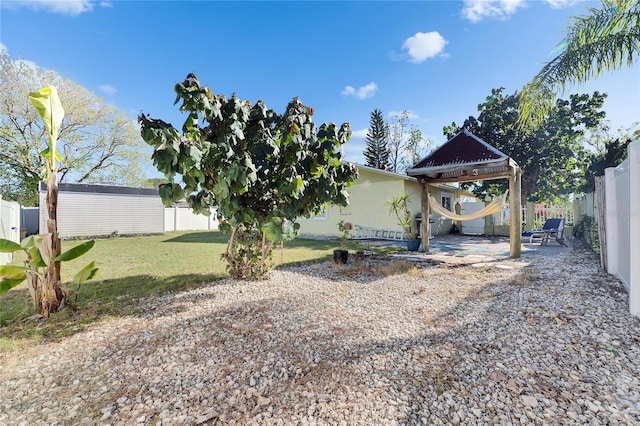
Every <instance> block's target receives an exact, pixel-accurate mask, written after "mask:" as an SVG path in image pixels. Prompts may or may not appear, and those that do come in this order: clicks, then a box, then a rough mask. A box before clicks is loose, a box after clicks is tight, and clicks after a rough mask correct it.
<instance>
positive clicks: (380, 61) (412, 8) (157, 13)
mask: <svg viewBox="0 0 640 426" xmlns="http://www.w3.org/2000/svg"><path fill="white" fill-rule="evenodd" d="M599 4H600V3H599V2H583V1H581V2H576V1H566V0H549V1H543V0H537V1H525V0H499V1H492V0H477V1H476V0H466V1H427V2H416V1H410V2H384V1H375V2H365V1H353V2H328V1H323V2H292V1H287V2H265V1H253V2H241V1H234V2H214V1H190V2H186V1H185V2H171V1H103V2H91V1H84V0H70V1H51V0H48V1H45V0H34V1H20V2H12V1H7V0H3V1H2V3H1V6H0V14H1V15H0V24H1V28H0V49H4V50H6V51H7V52H8V53H9V55H10V56H11V57H12V58H14V59H24V60H28V61H32V62H34V63H35V64H37V65H38V66H40V67H43V68H47V69H53V70H56V71H58V72H59V73H61V74H62V75H64V76H65V77H68V78H71V79H73V80H74V81H76V82H77V83H79V84H82V85H83V86H85V87H86V88H88V89H90V90H92V91H94V92H95V93H96V94H98V95H100V96H102V97H104V98H105V99H106V100H107V101H109V102H110V103H112V104H114V105H115V106H117V107H119V108H121V109H123V110H125V111H127V112H128V113H129V114H130V115H131V116H132V117H135V116H136V114H137V113H139V112H140V111H143V112H145V113H149V114H150V115H151V116H152V117H154V118H162V119H163V120H165V121H169V122H172V123H173V124H174V126H176V127H178V128H179V127H180V126H181V125H182V121H183V118H182V117H181V115H180V113H179V112H178V111H177V108H176V107H175V106H173V101H174V98H175V95H174V92H173V86H174V84H175V83H176V82H179V81H182V80H183V79H184V78H185V76H186V75H187V74H188V73H190V72H195V73H196V74H197V75H198V77H199V79H200V82H201V84H206V85H208V86H209V87H211V89H212V90H213V91H214V93H223V94H225V95H230V94H231V93H233V92H235V93H236V94H237V95H238V96H239V97H240V98H242V99H249V100H252V101H256V100H258V99H262V100H263V101H265V103H266V104H267V105H268V106H269V107H270V108H272V109H275V110H276V111H280V112H282V111H283V110H284V107H285V106H286V104H287V102H288V101H289V100H291V98H293V97H295V96H298V97H300V99H301V100H302V102H303V103H305V104H306V105H310V106H312V107H314V109H315V111H316V114H315V122H316V123H317V124H320V123H322V122H329V121H333V122H337V123H342V122H344V121H348V122H350V123H351V126H352V129H353V130H354V137H352V139H351V141H349V143H347V144H346V145H345V155H346V159H347V160H349V161H354V162H357V163H363V162H364V159H363V156H362V151H363V149H364V145H365V144H364V140H363V138H362V136H363V135H364V132H365V130H366V128H367V127H368V126H369V115H370V113H371V111H372V110H373V109H374V108H380V109H382V111H383V112H384V114H385V116H386V117H387V118H388V117H389V115H390V114H393V113H394V112H399V111H402V110H408V111H410V114H411V118H412V123H413V124H414V125H415V126H417V127H418V128H420V129H421V130H422V132H423V134H424V135H425V136H427V137H428V138H430V139H431V140H433V143H434V145H433V146H437V145H439V144H441V143H443V142H444V141H445V138H444V136H443V135H442V127H443V126H446V125H449V124H451V122H453V121H455V122H456V123H458V124H462V122H463V121H464V120H465V118H467V117H468V116H470V115H473V116H476V115H477V105H478V104H479V103H481V102H483V100H484V99H485V98H486V97H487V96H488V95H489V94H490V92H491V89H492V88H498V87H504V88H505V92H506V93H513V92H514V91H516V90H519V89H520V88H521V87H522V86H523V85H524V84H525V83H526V82H527V81H528V80H530V79H531V77H533V75H535V73H536V72H537V71H538V70H539V68H540V67H541V66H542V64H543V63H544V62H546V61H548V60H550V59H551V58H552V52H553V50H554V48H555V47H556V45H557V44H558V43H559V42H560V41H561V38H562V31H563V29H564V28H566V26H567V25H568V24H569V22H570V18H571V16H576V15H580V14H583V13H586V11H587V9H586V8H587V7H598V6H599ZM594 90H599V91H601V92H606V93H608V94H609V96H608V98H607V100H606V102H605V110H606V111H607V116H608V119H609V120H610V121H611V126H612V127H613V128H614V129H616V128H619V127H629V126H631V125H632V124H633V123H634V122H637V121H639V120H640V66H639V65H638V64H637V62H636V65H635V66H634V67H633V68H631V69H626V70H624V71H621V72H616V73H614V74H610V75H606V76H603V77H601V78H599V79H597V80H594V81H593V82H592V83H590V84H588V85H586V86H580V87H573V88H571V89H570V90H569V91H568V92H567V94H566V95H565V96H568V93H574V92H579V93H585V92H589V93H590V92H593V91H594ZM150 164H151V163H150Z"/></svg>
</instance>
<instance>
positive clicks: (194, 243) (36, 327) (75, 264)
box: [0, 231, 338, 351]
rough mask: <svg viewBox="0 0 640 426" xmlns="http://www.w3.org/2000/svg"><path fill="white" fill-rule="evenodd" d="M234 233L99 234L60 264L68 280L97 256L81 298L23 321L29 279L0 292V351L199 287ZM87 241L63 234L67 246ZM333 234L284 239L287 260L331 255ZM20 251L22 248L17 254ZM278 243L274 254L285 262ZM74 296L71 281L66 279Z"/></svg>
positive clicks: (220, 267)
mask: <svg viewBox="0 0 640 426" xmlns="http://www.w3.org/2000/svg"><path fill="white" fill-rule="evenodd" d="M227 240H228V236H227V235H225V234H222V233H220V232H218V231H186V232H170V233H166V234H164V235H154V236H145V237H121V238H113V239H104V240H96V244H95V246H94V247H93V249H92V250H91V251H89V252H88V253H87V254H86V255H84V256H82V257H80V258H78V259H76V260H74V261H71V262H65V263H63V264H62V280H63V281H69V280H71V279H72V277H73V276H74V275H75V273H76V272H77V271H78V270H80V269H81V268H82V267H83V266H84V265H85V264H87V263H88V262H90V261H92V260H95V261H96V266H97V267H98V268H99V269H100V270H99V272H98V275H97V276H96V277H95V278H94V279H93V280H91V281H89V282H87V283H85V284H83V285H82V287H81V288H80V291H79V293H78V298H77V302H75V303H72V304H71V306H70V307H67V308H65V309H64V310H63V311H61V312H58V313H56V314H54V315H52V316H51V318H49V319H48V320H46V321H42V320H41V321H23V320H24V319H25V318H28V317H30V316H32V315H34V313H35V312H34V310H33V306H32V304H31V300H30V298H29V294H28V291H27V288H26V284H25V283H23V284H21V285H19V286H18V287H15V288H13V289H12V290H10V291H9V292H7V293H5V294H3V295H0V351H3V350H5V351H6V350H10V349H11V348H13V347H15V346H16V345H19V344H21V343H25V344H31V343H33V342H34V341H36V342H37V341H39V340H40V339H42V338H57V337H62V336H65V335H69V334H73V333H75V332H77V331H78V330H81V329H82V328H83V327H84V326H86V325H87V324H89V323H92V322H95V321H98V320H100V319H101V318H105V317H108V316H123V315H133V314H135V313H136V312H137V310H138V299H140V298H141V297H147V296H157V295H161V294H164V293H167V292H175V291H181V290H186V289H190V288H194V287H197V286H199V285H202V284H203V283H207V282H211V281H214V280H217V279H220V278H223V277H225V276H226V272H225V263H224V262H223V261H222V260H221V259H220V255H221V254H222V252H223V251H224V250H225V248H226V244H227ZM80 242H81V241H63V243H62V249H63V251H65V250H67V249H69V248H71V247H73V245H75V244H79V243H80ZM337 246H338V243H336V242H335V241H316V240H307V239H296V240H294V241H290V242H286V243H284V250H283V251H282V261H283V262H282V263H283V264H292V263H299V262H308V261H323V260H328V259H330V258H332V250H333V249H335V248H337ZM21 260H22V259H20V258H18V257H17V256H16V259H15V262H20V261H21ZM280 260H281V251H280V247H279V245H277V246H276V248H275V249H274V251H273V261H274V263H275V264H276V265H279V264H280V263H281V262H280ZM68 290H69V293H70V296H71V298H73V295H74V293H75V290H76V289H75V287H74V286H73V285H69V286H68Z"/></svg>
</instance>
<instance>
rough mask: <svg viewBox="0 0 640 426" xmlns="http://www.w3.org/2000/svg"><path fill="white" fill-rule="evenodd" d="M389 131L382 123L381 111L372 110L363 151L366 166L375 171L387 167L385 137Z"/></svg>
mask: <svg viewBox="0 0 640 426" xmlns="http://www.w3.org/2000/svg"><path fill="white" fill-rule="evenodd" d="M388 132H389V129H388V127H387V124H386V123H385V121H384V117H383V115H382V111H381V110H380V109H377V108H376V109H374V110H373V111H372V112H371V117H370V118H369V131H368V132H367V137H366V142H367V147H366V148H365V150H364V157H365V159H366V160H367V162H366V165H367V166H369V167H375V168H376V169H386V168H387V167H388V166H389V147H388V146H387V135H388Z"/></svg>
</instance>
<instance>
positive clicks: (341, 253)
mask: <svg viewBox="0 0 640 426" xmlns="http://www.w3.org/2000/svg"><path fill="white" fill-rule="evenodd" d="M347 259H349V251H348V250H334V251H333V261H334V262H336V263H337V264H342V265H345V264H346V263H347Z"/></svg>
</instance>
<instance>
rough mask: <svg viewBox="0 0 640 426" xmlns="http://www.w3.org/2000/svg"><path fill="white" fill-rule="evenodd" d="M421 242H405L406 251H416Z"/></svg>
mask: <svg viewBox="0 0 640 426" xmlns="http://www.w3.org/2000/svg"><path fill="white" fill-rule="evenodd" d="M421 243H422V240H407V250H409V251H418V249H419V248H420V244H421Z"/></svg>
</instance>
